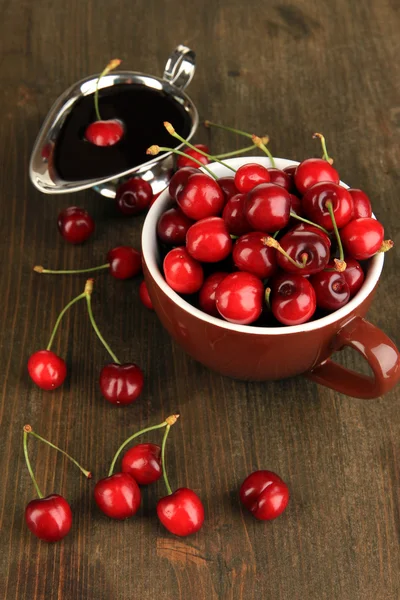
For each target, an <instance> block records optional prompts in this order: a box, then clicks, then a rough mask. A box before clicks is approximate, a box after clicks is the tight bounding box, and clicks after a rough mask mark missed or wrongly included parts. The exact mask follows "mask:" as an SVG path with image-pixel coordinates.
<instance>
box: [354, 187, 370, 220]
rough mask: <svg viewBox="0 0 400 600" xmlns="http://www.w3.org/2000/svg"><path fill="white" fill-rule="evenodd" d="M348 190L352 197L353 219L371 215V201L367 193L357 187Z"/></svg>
mask: <svg viewBox="0 0 400 600" xmlns="http://www.w3.org/2000/svg"><path fill="white" fill-rule="evenodd" d="M348 192H349V194H350V196H351V197H352V198H353V219H364V218H367V217H372V206H371V201H370V199H369V198H368V196H367V194H366V193H365V192H363V191H362V190H358V189H350V190H348Z"/></svg>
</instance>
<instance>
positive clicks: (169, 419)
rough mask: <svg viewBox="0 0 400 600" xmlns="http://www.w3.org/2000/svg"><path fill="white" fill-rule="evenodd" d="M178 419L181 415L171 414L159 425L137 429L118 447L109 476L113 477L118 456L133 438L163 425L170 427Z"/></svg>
mask: <svg viewBox="0 0 400 600" xmlns="http://www.w3.org/2000/svg"><path fill="white" fill-rule="evenodd" d="M178 419H179V415H170V416H169V417H167V418H166V419H165V421H163V422H162V423H160V424H159V425H152V426H151V427H145V429H141V430H140V431H137V432H136V433H134V434H133V435H131V436H130V437H128V439H126V440H125V441H124V443H123V444H121V446H120V447H119V448H118V450H117V452H116V453H115V456H114V458H113V460H112V463H111V466H110V469H109V471H108V477H111V475H112V474H113V471H114V467H115V463H116V462H117V460H118V457H119V455H120V454H121V452H122V450H123V449H124V448H125V446H127V445H128V444H129V443H130V442H132V440H134V439H135V438H137V437H139V436H140V435H143V434H144V433H148V432H149V431H155V430H156V429H162V428H163V427H168V428H170V427H171V425H173V424H174V423H176V422H177V420H178Z"/></svg>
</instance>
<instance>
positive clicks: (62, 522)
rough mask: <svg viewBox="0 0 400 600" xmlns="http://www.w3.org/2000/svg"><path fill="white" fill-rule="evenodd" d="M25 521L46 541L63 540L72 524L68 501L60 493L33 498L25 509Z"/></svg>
mask: <svg viewBox="0 0 400 600" xmlns="http://www.w3.org/2000/svg"><path fill="white" fill-rule="evenodd" d="M25 522H26V524H27V525H28V527H29V529H30V531H31V532H32V533H33V535H35V536H36V537H37V538H39V539H40V540H43V541H44V542H58V541H59V540H62V539H63V538H64V537H65V536H66V535H67V533H68V532H69V530H70V529H71V525H72V512H71V508H70V506H69V504H68V502H67V501H66V500H65V498H63V497H62V496H59V495H58V494H50V496H46V498H37V499H35V500H31V502H29V504H28V505H27V507H26V509H25Z"/></svg>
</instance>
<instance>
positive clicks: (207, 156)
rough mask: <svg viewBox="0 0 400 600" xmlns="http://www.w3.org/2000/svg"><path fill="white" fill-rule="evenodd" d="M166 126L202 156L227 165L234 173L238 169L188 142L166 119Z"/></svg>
mask: <svg viewBox="0 0 400 600" xmlns="http://www.w3.org/2000/svg"><path fill="white" fill-rule="evenodd" d="M164 127H165V129H166V130H167V131H168V133H169V134H170V135H172V137H173V138H175V139H177V140H179V141H180V142H183V143H184V144H186V146H188V147H189V148H191V149H192V150H195V151H196V152H198V153H199V154H201V155H202V156H205V157H206V158H209V159H211V160H212V161H215V162H217V163H219V164H220V165H222V166H223V167H225V168H227V169H230V170H231V171H233V172H234V173H236V169H234V168H233V167H231V166H230V165H227V164H226V163H224V162H222V160H219V158H217V157H216V156H212V155H211V154H208V153H207V152H204V150H201V149H200V148H197V147H196V146H194V145H193V144H191V143H190V142H188V141H187V140H185V138H183V137H182V136H181V135H179V133H176V131H175V129H174V128H173V126H172V125H171V123H168V121H164Z"/></svg>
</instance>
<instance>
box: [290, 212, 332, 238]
mask: <svg viewBox="0 0 400 600" xmlns="http://www.w3.org/2000/svg"><path fill="white" fill-rule="evenodd" d="M290 216H291V217H293V219H297V220H298V221H302V222H303V223H307V224H308V225H312V226H313V227H316V228H317V229H320V230H321V231H323V232H324V233H326V235H329V231H328V230H327V229H325V228H324V227H321V225H317V223H313V222H312V221H309V220H308V219H305V218H304V217H299V215H296V213H294V212H291V213H290Z"/></svg>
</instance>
